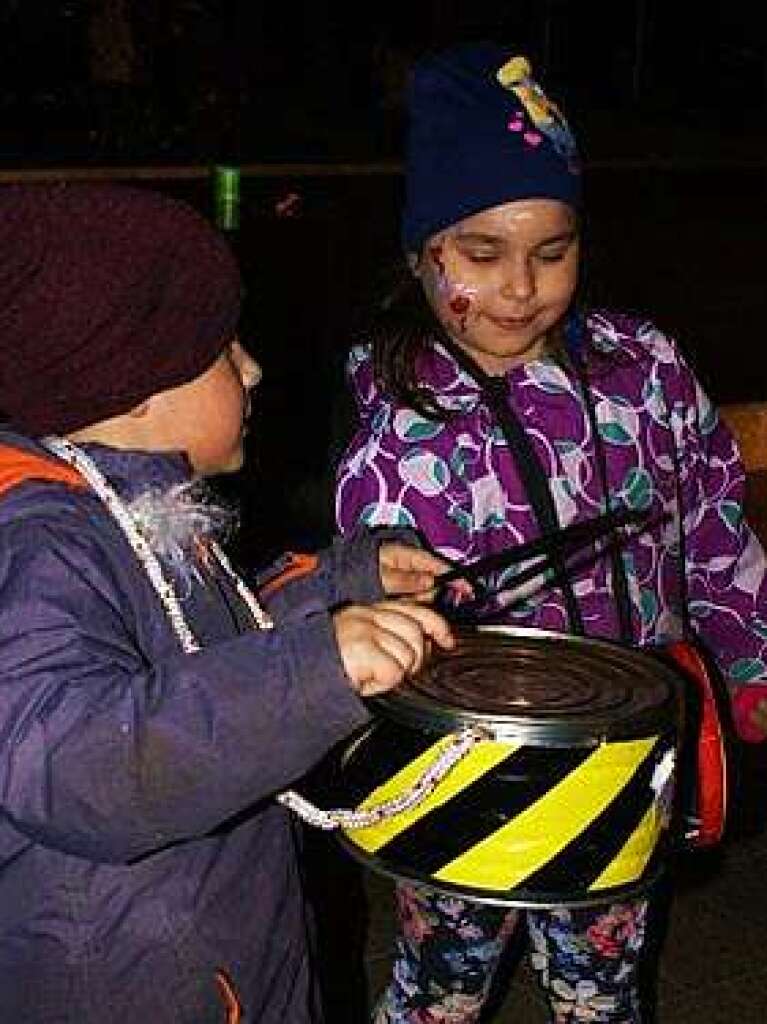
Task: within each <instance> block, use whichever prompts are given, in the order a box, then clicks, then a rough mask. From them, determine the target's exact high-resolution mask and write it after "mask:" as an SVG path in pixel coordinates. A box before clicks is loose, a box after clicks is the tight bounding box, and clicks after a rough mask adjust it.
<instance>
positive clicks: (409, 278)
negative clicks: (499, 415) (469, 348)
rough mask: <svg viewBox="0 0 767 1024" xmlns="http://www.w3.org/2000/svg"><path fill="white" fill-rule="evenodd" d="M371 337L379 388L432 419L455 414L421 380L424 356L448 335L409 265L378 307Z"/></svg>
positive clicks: (400, 269) (370, 325) (369, 332)
mask: <svg viewBox="0 0 767 1024" xmlns="http://www.w3.org/2000/svg"><path fill="white" fill-rule="evenodd" d="M366 333H367V336H368V338H369V340H370V343H371V346H372V353H373V372H374V374H375V378H376V383H377V384H378V386H379V387H380V388H381V389H382V390H383V391H385V392H386V393H387V394H390V395H391V396H392V397H393V398H395V399H396V400H397V401H398V402H400V403H402V404H403V405H408V406H410V407H411V408H413V409H416V410H417V411H418V412H420V413H421V414H422V415H425V416H427V417H428V418H430V419H440V420H447V419H448V418H449V416H450V413H449V412H448V411H447V410H445V409H443V408H442V406H441V405H440V404H439V403H438V402H436V401H435V399H434V397H433V395H432V394H431V393H430V392H429V391H428V390H427V389H426V388H424V387H423V386H422V385H421V384H420V383H419V382H418V377H417V367H418V361H419V356H420V355H421V354H422V353H423V352H425V351H427V350H428V349H429V348H430V347H431V346H432V344H433V343H434V342H435V341H437V340H440V339H441V338H442V337H444V332H443V331H442V326H441V324H440V323H439V321H438V320H437V318H436V316H435V315H434V312H433V310H432V308H431V306H430V305H429V303H428V300H427V299H426V296H425V295H424V292H423V288H422V287H421V284H420V282H419V281H418V279H417V278H416V277H415V276H414V275H413V274H412V273H411V272H410V270H409V269H408V268H407V266H406V265H405V264H404V262H403V263H401V264H400V265H399V266H398V268H397V270H396V271H395V274H394V277H393V281H392V282H391V283H390V290H389V292H388V294H387V295H386V296H385V297H384V299H382V300H381V301H380V302H379V303H378V304H377V306H376V308H375V310H374V315H373V318H372V322H369V323H368V330H367V332H366Z"/></svg>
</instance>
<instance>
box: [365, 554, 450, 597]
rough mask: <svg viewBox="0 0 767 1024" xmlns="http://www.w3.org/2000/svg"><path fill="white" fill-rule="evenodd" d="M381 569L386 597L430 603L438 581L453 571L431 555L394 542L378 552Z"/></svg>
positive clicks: (442, 561) (445, 563)
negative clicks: (396, 596) (405, 596)
mask: <svg viewBox="0 0 767 1024" xmlns="http://www.w3.org/2000/svg"><path fill="white" fill-rule="evenodd" d="M378 566H379V570H380V573H381V583H382V584H383V588H384V591H385V593H386V594H388V595H391V596H393V595H399V594H406V595H407V596H408V597H410V598H412V599H413V600H416V601H431V600H432V599H433V598H434V592H435V587H436V579H437V577H438V576H439V575H440V573H443V572H447V570H448V569H449V568H450V565H449V563H448V562H445V561H444V560H443V559H442V558H439V557H438V556H437V555H433V554H431V552H430V551H424V550H423V549H422V548H414V547H410V546H409V545H407V544H398V543H395V542H389V543H386V544H382V545H381V547H380V548H379V549H378Z"/></svg>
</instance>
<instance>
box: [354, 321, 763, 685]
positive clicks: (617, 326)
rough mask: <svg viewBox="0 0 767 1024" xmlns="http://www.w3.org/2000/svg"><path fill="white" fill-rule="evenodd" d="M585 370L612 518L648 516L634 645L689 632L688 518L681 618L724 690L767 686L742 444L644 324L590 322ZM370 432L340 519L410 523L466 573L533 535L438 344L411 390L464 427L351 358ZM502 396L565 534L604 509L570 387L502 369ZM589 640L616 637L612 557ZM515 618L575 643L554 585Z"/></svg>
mask: <svg viewBox="0 0 767 1024" xmlns="http://www.w3.org/2000/svg"><path fill="white" fill-rule="evenodd" d="M584 333H585V337H584V338H583V340H582V349H581V358H582V361H583V363H584V365H585V367H586V374H587V379H588V381H589V390H590V393H591V394H592V396H593V403H594V407H595V411H596V419H597V423H598V431H599V434H600V436H601V439H602V445H603V450H604V452H605V456H606V469H607V477H608V482H609V490H610V493H611V501H612V504H613V505H614V506H615V507H620V506H626V507H627V508H629V509H635V510H642V511H647V512H648V513H649V522H650V524H651V525H650V526H649V528H647V529H643V530H641V531H639V532H637V533H636V534H635V536H634V537H633V539H632V540H631V541H630V542H629V543H628V544H627V546H626V547H625V549H624V554H623V560H624V565H625V567H626V575H627V579H628V584H629V594H630V601H631V614H632V620H633V621H632V629H633V638H634V641H635V642H636V643H638V644H640V645H646V644H658V643H662V642H663V641H666V640H668V639H672V638H677V637H679V635H680V631H681V627H682V619H681V617H680V600H681V597H682V594H683V588H681V587H680V579H681V573H682V566H681V565H680V557H679V550H680V545H679V530H680V523H679V508H680V502H679V500H678V498H679V497H681V510H682V518H683V529H684V538H685V545H684V546H685V549H686V551H685V555H686V557H685V563H686V578H687V597H688V609H689V617H690V621H691V624H692V627H693V629H694V630H695V631H696V632H697V634H698V635H699V637H700V638H701V640H702V641H703V643H704V645H705V646H706V647H707V649H708V650H709V651H710V652H711V654H712V655H713V656H714V657H715V659H716V661H717V662H718V665H719V667H720V669H721V671H722V672H723V674H724V675H725V677H726V678H727V679H728V680H729V681H730V682H731V684H734V685H737V684H747V683H750V682H753V681H756V680H764V679H765V678H767V572H766V569H767V564H766V563H765V555H764V552H763V550H762V547H761V545H760V543H759V542H758V540H757V539H756V537H755V536H754V534H753V533H752V531H751V530H750V529H749V527H748V526H747V525H746V523H745V522H744V520H743V495H744V483H745V476H744V470H743V466H742V464H741V461H740V458H739V455H738V451H737V448H736V446H735V443H734V441H733V439H732V437H731V435H730V434H729V432H728V431H727V429H726V427H725V426H724V424H723V423H722V422H721V420H720V419H719V418H718V416H717V413H716V411H715V410H714V408H713V407H712V406H711V404H710V402H709V400H708V399H707V397H706V395H705V394H704V393H703V391H702V390H701V387H700V385H699V384H698V382H697V381H696V379H695V377H694V375H693V374H692V372H691V371H690V369H689V367H688V366H687V364H686V363H685V361H684V359H683V358H682V356H681V354H680V352H679V350H678V348H677V347H676V345H675V344H674V343H673V341H671V340H670V339H669V338H667V337H666V336H665V335H663V334H662V333H661V332H660V331H659V330H657V329H656V328H655V327H654V326H653V325H652V324H650V323H646V322H639V321H637V320H633V319H629V318H628V317H625V316H618V315H611V314H607V313H595V314H593V315H591V316H590V317H589V318H588V320H587V322H586V330H585V332H584ZM349 371H350V377H351V381H352V384H353V387H354V391H355V394H356V398H357V402H358V406H359V414H360V425H359V429H358V430H357V432H356V434H355V436H354V438H353V440H352V441H351V444H350V446H349V448H348V449H347V451H346V453H345V456H344V457H343V459H342V461H341V463H340V466H339V469H338V475H337V506H336V507H337V519H338V523H339V525H340V527H341V529H342V530H344V531H349V530H351V529H352V528H353V527H354V526H355V524H357V523H360V522H361V523H367V524H370V525H377V524H397V525H403V526H405V525H406V526H416V527H418V528H419V529H420V530H421V532H422V533H423V535H424V536H425V538H426V539H427V541H428V542H429V543H430V545H431V546H433V548H434V549H435V550H436V551H438V552H440V553H442V554H443V555H445V556H446V557H447V558H449V559H455V560H457V561H460V562H464V561H472V560H474V559H476V558H479V557H481V556H482V555H486V554H488V553H491V552H495V551H500V550H502V549H503V548H506V547H508V546H510V545H517V544H520V543H523V542H524V541H527V540H530V539H531V538H533V537H535V536H537V535H538V534H539V532H540V531H539V528H538V526H537V524H536V522H535V520H534V517H533V513H532V511H531V507H530V503H529V501H528V497H527V495H526V493H525V491H524V488H523V486H522V484H521V482H520V478H519V475H518V472H517V469H516V465H515V462H514V460H513V458H512V457H511V455H510V452H509V449H508V446H507V443H506V441H505V439H504V436H503V434H502V432H501V431H500V429H499V427H498V425H497V423H496V422H495V421H494V418H493V416H492V415H491V413H490V411H489V409H488V407H487V405H486V404H485V402H484V401H483V399H482V396H481V394H480V391H479V388H478V386H477V384H476V383H475V382H474V381H473V380H472V379H471V377H469V376H468V375H467V374H466V373H465V372H463V371H462V370H461V368H459V366H458V365H457V364H456V362H455V360H454V359H453V357H452V356H451V355H450V354H449V352H447V351H446V350H445V349H444V348H442V347H440V346H439V345H438V344H437V345H435V347H433V348H432V349H430V350H429V351H428V353H426V354H424V355H423V357H422V358H421V361H420V364H419V379H420V380H421V381H422V382H423V383H424V384H425V386H426V387H427V388H428V389H430V391H431V392H432V394H433V395H434V396H435V397H436V398H438V399H439V401H440V402H441V403H442V405H443V406H444V407H447V408H448V409H450V410H452V411H453V412H454V413H455V414H456V415H454V417H453V418H452V419H450V420H449V421H448V422H444V423H443V422H438V421H436V420H434V419H428V418H425V417H424V416H423V415H420V414H419V413H418V412H416V411H414V410H413V409H411V408H407V407H405V406H403V405H400V404H397V403H396V402H395V401H393V400H392V399H391V398H390V397H389V396H387V395H386V394H383V393H382V392H381V391H380V389H379V388H378V387H377V385H376V382H375V380H374V376H373V370H372V365H371V360H370V353H369V350H368V349H367V348H366V347H365V346H359V347H356V348H355V349H353V350H352V352H351V356H350V362H349ZM506 386H507V393H508V402H509V403H510V405H511V406H512V407H513V409H514V410H515V412H516V414H517V416H518V418H519V420H520V421H521V423H522V424H523V426H524V429H525V431H526V433H527V435H528V437H529V438H530V440H531V441H532V444H533V446H534V449H535V451H536V453H537V455H538V457H539V459H540V460H541V462H542V464H543V466H544V467H545V469H546V471H547V474H548V478H549V482H550V490H551V494H552V496H553V499H554V502H555V505H556V509H557V513H558V518H559V521H560V524H561V525H562V526H566V525H568V524H570V523H574V522H577V521H582V520H586V519H589V518H592V517H595V516H597V515H599V514H600V513H601V512H603V511H604V508H605V500H604V494H603V488H602V486H601V482H600V478H599V474H598V472H597V471H596V468H595V467H596V459H595V444H594V437H593V436H592V430H591V428H590V424H589V418H588V416H587V414H586V410H585V407H584V402H583V398H582V394H581V391H580V389H579V387H578V383H577V381H576V379H575V378H574V374H573V373H572V371H570V370H568V369H565V368H564V364H563V363H562V361H555V360H553V359H551V358H542V359H538V360H535V361H533V362H530V363H527V364H525V365H523V366H518V367H515V368H513V369H512V370H510V371H509V372H508V373H507V375H506ZM574 591H575V594H576V597H577V599H578V605H579V608H580V611H581V614H582V618H583V622H584V626H585V629H586V632H587V633H588V634H591V635H594V636H602V637H617V636H618V623H617V614H616V600H615V595H614V592H613V587H612V584H611V575H610V565H609V560H608V559H607V558H602V559H600V560H599V561H598V562H597V563H596V564H595V565H592V566H591V567H590V568H588V569H584V570H583V571H581V572H580V573H579V574H577V575H576V577H575V583H574ZM505 620H506V621H507V622H510V623H513V624H516V625H524V626H537V627H541V628H547V629H552V630H558V631H568V629H569V623H568V618H567V615H566V612H565V607H564V601H563V598H562V594H561V591H560V590H558V589H555V588H547V587H541V586H540V585H539V586H538V587H537V588H535V587H533V588H532V589H531V591H530V593H529V594H527V596H524V595H523V599H522V600H520V601H515V603H514V605H513V607H507V608H506V611H505Z"/></svg>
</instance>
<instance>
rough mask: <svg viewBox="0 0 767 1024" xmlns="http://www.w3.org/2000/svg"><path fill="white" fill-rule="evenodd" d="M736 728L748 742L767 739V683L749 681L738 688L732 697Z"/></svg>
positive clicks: (758, 741)
mask: <svg viewBox="0 0 767 1024" xmlns="http://www.w3.org/2000/svg"><path fill="white" fill-rule="evenodd" d="M732 713H733V719H734V722H735V729H736V731H737V733H738V735H739V736H740V738H741V739H743V740H745V741H746V743H761V742H763V741H764V740H766V739H767V683H749V684H748V686H741V687H739V689H738V690H736V692H735V694H734V695H733V698H732Z"/></svg>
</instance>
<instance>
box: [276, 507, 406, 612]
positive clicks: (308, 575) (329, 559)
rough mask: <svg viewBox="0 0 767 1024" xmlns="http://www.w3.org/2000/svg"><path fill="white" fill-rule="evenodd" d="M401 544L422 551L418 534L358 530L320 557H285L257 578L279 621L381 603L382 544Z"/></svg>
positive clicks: (382, 595) (404, 531)
mask: <svg viewBox="0 0 767 1024" xmlns="http://www.w3.org/2000/svg"><path fill="white" fill-rule="evenodd" d="M387 541H398V542H400V543H402V544H410V545H412V546H414V547H415V546H418V544H419V543H420V542H419V538H418V536H417V534H416V533H415V532H414V531H412V530H405V529H399V530H398V529H386V528H378V529H369V528H368V527H366V526H361V525H358V526H356V527H353V528H352V529H351V530H350V532H349V534H348V536H339V537H335V538H334V539H333V543H332V544H331V546H330V547H328V548H326V549H325V550H323V551H320V552H319V553H318V554H317V555H314V556H306V555H299V556H296V555H291V554H288V555H285V556H284V557H283V558H281V559H279V560H278V561H277V562H276V563H275V564H274V565H273V566H270V567H269V569H267V570H266V571H265V572H263V573H261V574H260V576H259V577H257V580H256V585H257V587H258V589H259V593H260V595H261V596H262V597H263V598H264V601H265V604H266V606H267V608H268V610H269V612H270V614H272V615H273V616H275V618H277V619H278V620H279V621H286V620H287V619H288V618H290V617H292V616H294V615H296V614H298V615H304V614H306V611H307V609H308V608H312V607H324V608H328V607H329V608H334V607H336V606H338V605H340V604H345V603H348V602H353V603H368V602H372V601H380V600H382V599H383V598H384V597H385V596H386V595H385V594H384V590H383V586H382V583H381V574H380V570H379V565H378V551H379V548H380V546H381V544H383V543H386V542H387Z"/></svg>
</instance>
